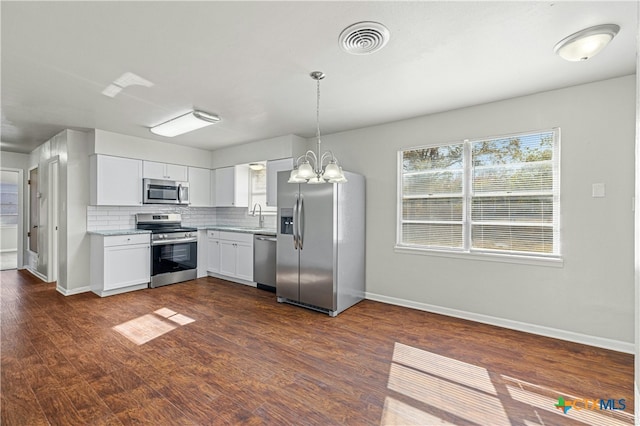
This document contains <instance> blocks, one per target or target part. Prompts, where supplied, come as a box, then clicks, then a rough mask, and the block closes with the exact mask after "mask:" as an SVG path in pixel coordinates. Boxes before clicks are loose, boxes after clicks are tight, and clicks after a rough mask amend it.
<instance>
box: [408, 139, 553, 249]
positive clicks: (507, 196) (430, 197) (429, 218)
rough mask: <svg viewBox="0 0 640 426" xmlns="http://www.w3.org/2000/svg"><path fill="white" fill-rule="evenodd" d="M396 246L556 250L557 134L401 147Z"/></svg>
mask: <svg viewBox="0 0 640 426" xmlns="http://www.w3.org/2000/svg"><path fill="white" fill-rule="evenodd" d="M398 157H399V163H400V164H399V170H400V173H399V174H400V176H399V179H400V181H401V184H400V185H399V197H400V200H399V224H398V242H397V243H398V246H400V247H415V248H429V249H443V250H454V251H462V252H493V253H506V254H517V255H534V256H552V257H558V256H559V255H560V239H559V227H560V224H559V218H560V205H559V203H560V194H559V191H560V182H559V176H560V172H559V164H560V162H559V158H560V155H559V131H558V130H549V131H543V132H535V133H526V134H519V135H513V136H505V137H498V138H491V139H481V140H473V141H465V142H462V143H458V144H449V145H440V146H430V147H420V148H411V149H407V150H403V151H400V152H399V155H398Z"/></svg>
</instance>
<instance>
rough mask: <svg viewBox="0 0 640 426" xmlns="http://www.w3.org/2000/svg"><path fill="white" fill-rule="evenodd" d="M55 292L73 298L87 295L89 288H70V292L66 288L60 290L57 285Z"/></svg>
mask: <svg viewBox="0 0 640 426" xmlns="http://www.w3.org/2000/svg"><path fill="white" fill-rule="evenodd" d="M56 290H57V291H58V293H61V294H63V295H64V296H73V295H74V294H80V293H87V292H89V291H91V287H89V286H84V287H78V288H72V289H71V290H67V289H66V288H62V287H60V286H59V285H57V286H56Z"/></svg>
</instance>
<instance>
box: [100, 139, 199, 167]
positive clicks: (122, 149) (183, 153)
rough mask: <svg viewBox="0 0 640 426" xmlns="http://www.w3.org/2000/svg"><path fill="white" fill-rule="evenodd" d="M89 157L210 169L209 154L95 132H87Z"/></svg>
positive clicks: (171, 144)
mask: <svg viewBox="0 0 640 426" xmlns="http://www.w3.org/2000/svg"><path fill="white" fill-rule="evenodd" d="M89 138H90V145H89V146H90V148H89V154H90V155H91V154H106V155H113V156H116V157H128V158H136V159H139V160H149V161H158V162H161V163H169V164H181V165H185V166H192V167H204V168H210V167H211V151H207V150H204V149H198V148H191V147H186V146H181V145H178V144H175V143H166V142H159V141H156V140H152V139H145V138H139V137H136V136H128V135H122V134H120V133H113V132H107V131H106V130H100V129H95V130H93V131H92V132H91V133H90V136H89Z"/></svg>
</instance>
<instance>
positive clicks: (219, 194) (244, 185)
mask: <svg viewBox="0 0 640 426" xmlns="http://www.w3.org/2000/svg"><path fill="white" fill-rule="evenodd" d="M213 173H214V175H215V177H214V178H213V185H214V188H213V192H214V200H215V204H214V205H215V207H248V206H249V165H248V164H241V165H238V166H233V167H223V168H220V169H215V170H214V171H213Z"/></svg>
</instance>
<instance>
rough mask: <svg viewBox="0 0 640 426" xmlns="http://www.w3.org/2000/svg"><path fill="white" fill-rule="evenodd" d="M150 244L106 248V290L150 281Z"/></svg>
mask: <svg viewBox="0 0 640 426" xmlns="http://www.w3.org/2000/svg"><path fill="white" fill-rule="evenodd" d="M149 256H150V253H149V246H148V245H142V244H138V245H130V246H113V247H105V248H104V273H105V277H104V290H113V289H116V288H122V287H128V286H131V285H135V284H142V283H146V282H149V273H150V269H151V265H150V262H149Z"/></svg>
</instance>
